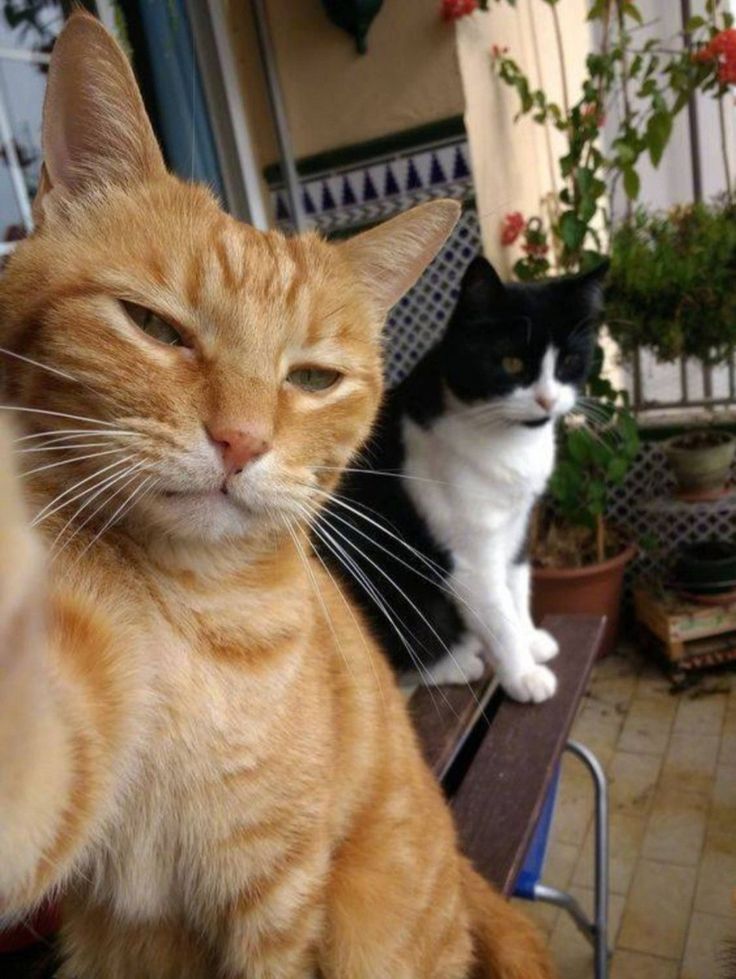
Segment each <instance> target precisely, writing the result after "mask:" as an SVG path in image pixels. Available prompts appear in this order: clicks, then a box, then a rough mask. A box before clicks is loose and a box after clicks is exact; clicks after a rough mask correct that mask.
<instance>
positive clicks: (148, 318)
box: [123, 302, 185, 347]
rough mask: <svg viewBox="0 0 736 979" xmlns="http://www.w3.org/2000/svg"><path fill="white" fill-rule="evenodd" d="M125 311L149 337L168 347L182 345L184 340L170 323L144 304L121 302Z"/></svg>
mask: <svg viewBox="0 0 736 979" xmlns="http://www.w3.org/2000/svg"><path fill="white" fill-rule="evenodd" d="M123 308H124V309H125V312H126V313H127V314H128V316H130V318H131V319H132V320H133V322H134V323H135V325H136V326H137V327H138V329H139V330H143V332H144V333H147V334H148V336H149V337H153V339H154V340H158V341H159V343H165V344H166V345H167V346H168V347H183V346H185V343H184V340H183V338H182V336H181V334H180V333H179V331H178V330H175V329H174V327H173V326H172V325H171V323H167V322H166V320H164V319H162V318H161V317H160V316H159V315H158V313H154V312H153V310H151V309H146V307H145V306H139V305H138V304H137V303H128V302H123Z"/></svg>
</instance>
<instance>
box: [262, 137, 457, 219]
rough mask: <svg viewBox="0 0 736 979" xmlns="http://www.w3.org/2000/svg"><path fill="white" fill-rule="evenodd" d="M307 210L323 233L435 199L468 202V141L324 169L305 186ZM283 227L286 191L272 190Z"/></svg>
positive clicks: (437, 144)
mask: <svg viewBox="0 0 736 979" xmlns="http://www.w3.org/2000/svg"><path fill="white" fill-rule="evenodd" d="M301 193H302V202H303V205H304V210H305V212H306V214H307V217H308V218H310V219H311V220H312V221H313V222H314V224H315V225H316V227H317V228H318V229H319V230H320V231H322V232H323V233H325V234H328V235H329V234H330V233H333V232H339V231H342V230H347V229H350V228H357V227H360V226H362V225H365V224H373V223H374V222H376V221H381V220H383V219H384V218H386V217H390V216H391V215H393V214H397V213H399V212H400V211H403V210H406V208H407V207H411V206H412V205H413V204H418V203H421V202H422V201H426V200H431V199H432V198H433V197H454V198H456V199H457V200H467V199H468V198H469V197H472V195H473V179H472V175H471V172H470V165H469V157H468V143H467V139H466V138H465V137H456V138H454V139H449V140H443V141H441V142H435V143H430V144H426V145H424V146H419V147H416V148H414V149H411V150H408V151H407V150H404V151H401V152H397V153H393V154H386V155H384V156H382V157H377V158H373V159H366V160H363V161H361V162H360V163H358V164H353V165H351V166H346V167H336V168H332V169H326V170H324V171H323V172H320V173H316V174H310V176H309V177H307V178H305V179H303V180H302V181H301ZM271 194H272V203H273V207H274V213H275V215H276V220H277V222H278V224H279V226H282V227H289V226H290V219H289V201H288V195H287V193H286V191H285V189H284V187H283V186H275V187H273V188H272V191H271Z"/></svg>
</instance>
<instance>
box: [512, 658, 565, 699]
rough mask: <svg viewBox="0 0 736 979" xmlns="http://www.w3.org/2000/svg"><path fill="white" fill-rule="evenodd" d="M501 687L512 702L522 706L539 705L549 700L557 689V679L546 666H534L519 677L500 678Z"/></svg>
mask: <svg viewBox="0 0 736 979" xmlns="http://www.w3.org/2000/svg"><path fill="white" fill-rule="evenodd" d="M501 685H502V687H503V689H504V690H505V691H506V693H507V694H508V695H509V697H511V698H512V699H513V700H518V701H520V702H521V703H522V704H526V703H529V702H530V701H531V702H532V703H533V704H541V703H542V701H543V700H549V698H550V697H552V696H553V695H554V692H555V690H556V689H557V677H556V676H555V675H554V673H553V672H552V671H551V670H548V669H547V667H546V666H535V667H534V669H532V670H529V672H528V673H522V674H521V676H514V677H502V678H501Z"/></svg>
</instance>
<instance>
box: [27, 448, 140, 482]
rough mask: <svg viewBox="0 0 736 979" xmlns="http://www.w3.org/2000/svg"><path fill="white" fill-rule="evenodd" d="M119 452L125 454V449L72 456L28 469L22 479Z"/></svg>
mask: <svg viewBox="0 0 736 979" xmlns="http://www.w3.org/2000/svg"><path fill="white" fill-rule="evenodd" d="M117 452H125V449H106V450H105V451H104V452H90V453H88V454H87V455H85V456H72V457H71V458H70V459H62V460H61V461H60V462H48V463H46V465H45V466H36V468H35V469H28V470H27V471H26V472H24V473H21V476H22V478H25V477H26V476H34V475H35V474H36V473H41V472H44V470H46V469H56V467H57V466H68V465H69V464H70V463H72V462H82V461H83V460H85V459H99V458H101V457H102V456H109V455H113V454H114V453H117Z"/></svg>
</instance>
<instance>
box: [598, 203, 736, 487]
mask: <svg viewBox="0 0 736 979" xmlns="http://www.w3.org/2000/svg"><path fill="white" fill-rule="evenodd" d="M606 314H607V317H606V321H607V324H608V329H609V331H610V333H611V335H612V336H613V338H614V339H615V340H616V342H617V343H618V345H619V347H620V349H621V351H622V353H623V355H624V357H627V356H631V355H633V354H634V353H635V351H636V350H638V349H641V348H646V349H647V350H649V351H650V352H651V353H652V354H654V356H655V357H656V359H657V360H658V361H660V362H667V361H672V360H675V359H676V358H680V357H684V358H693V359H695V360H698V361H700V362H701V363H703V364H706V365H708V364H716V363H718V362H719V361H721V362H722V361H723V360H724V359H725V358H729V359H730V358H731V357H732V356H733V350H734V347H735V346H736V206H734V204H733V202H732V201H731V200H730V199H729V198H728V197H726V198H723V199H722V200H721V201H718V202H716V203H714V204H712V205H705V204H700V203H699V204H691V205H688V206H681V207H677V208H673V209H672V210H670V211H669V212H668V213H666V214H664V213H659V212H648V211H645V210H644V209H642V208H640V209H638V210H637V211H636V212H635V214H634V215H633V216H632V219H631V221H629V222H627V223H626V224H624V225H622V226H621V227H619V228H617V229H616V230H615V232H614V234H613V236H612V242H611V270H610V273H609V278H608V287H607V290H606ZM663 448H664V452H665V455H666V457H667V460H668V462H669V464H670V466H671V467H672V469H673V472H674V475H675V479H676V480H677V485H678V495H679V496H680V497H682V498H685V499H711V498H713V497H715V496H718V495H719V494H721V493H723V492H724V489H725V486H726V483H727V481H728V478H729V474H730V470H731V465H732V463H733V458H734V451H735V450H736V441H735V440H734V438H733V437H732V436H731V435H729V434H728V433H727V432H725V431H723V430H719V429H716V428H711V429H706V430H701V431H692V432H687V433H685V434H683V435H677V436H675V437H674V438H671V439H668V440H667V441H666V442H665V443H664V445H663Z"/></svg>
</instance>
